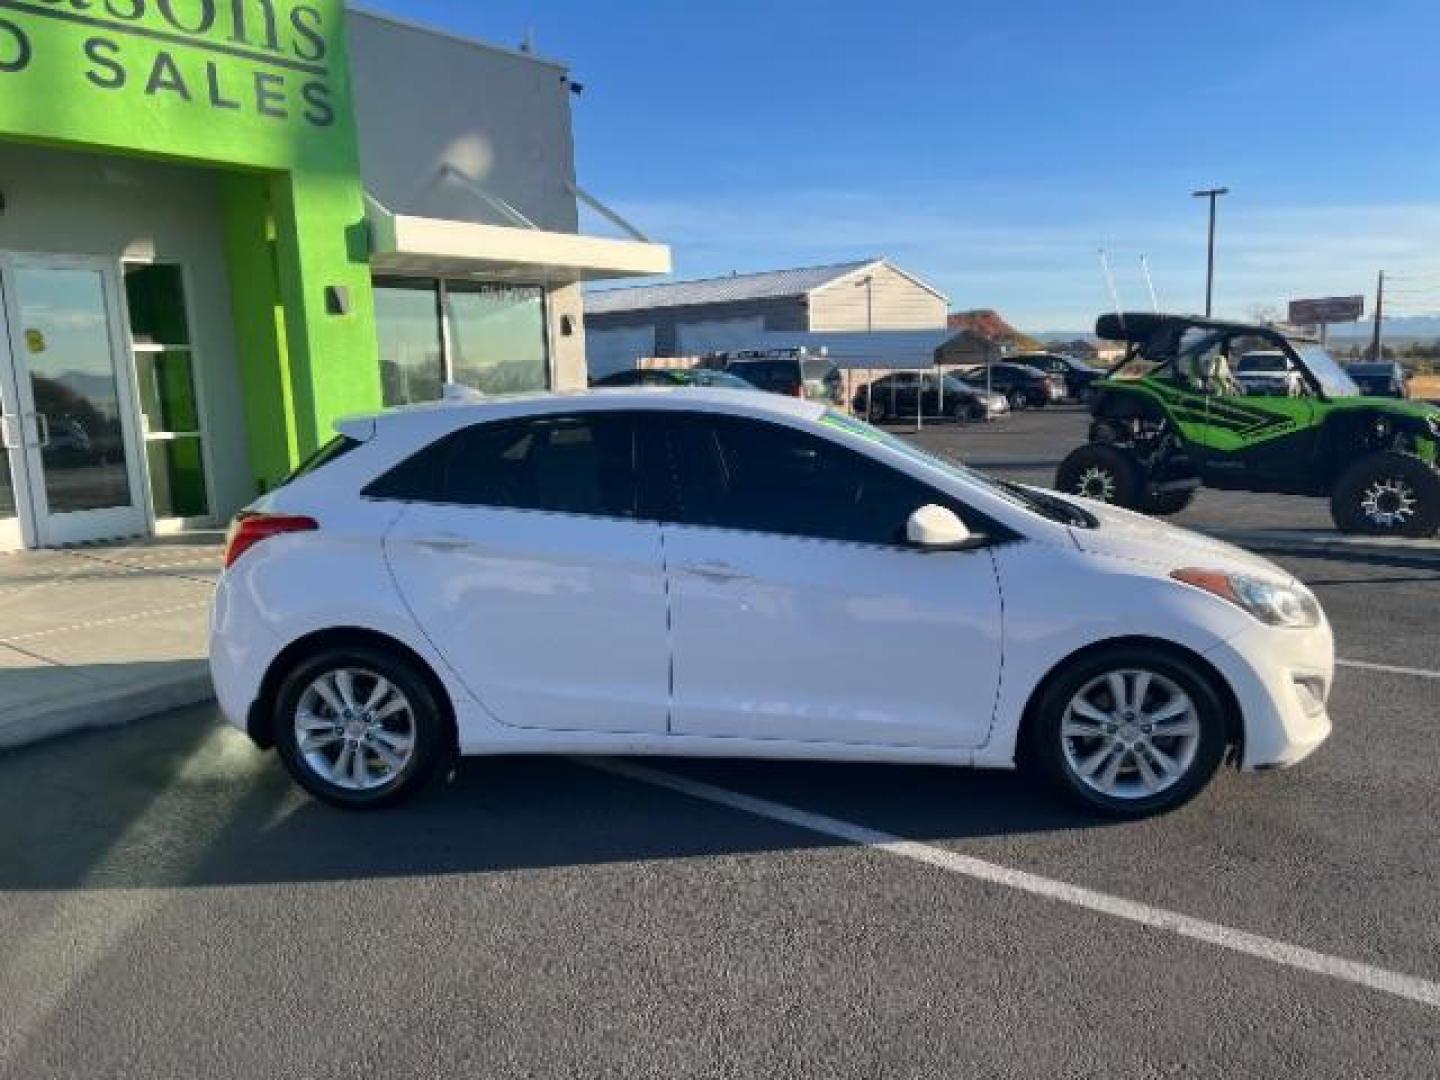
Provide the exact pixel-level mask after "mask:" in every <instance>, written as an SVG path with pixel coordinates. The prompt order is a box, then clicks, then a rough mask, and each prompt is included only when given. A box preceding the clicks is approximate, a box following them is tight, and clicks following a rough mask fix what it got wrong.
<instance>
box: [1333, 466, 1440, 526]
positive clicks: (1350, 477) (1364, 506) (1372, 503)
mask: <svg viewBox="0 0 1440 1080" xmlns="http://www.w3.org/2000/svg"><path fill="white" fill-rule="evenodd" d="M1330 517H1331V518H1332V519H1333V520H1334V522H1335V527H1336V528H1337V529H1339V530H1340V531H1341V532H1344V533H1363V534H1365V535H1368V536H1414V537H1427V536H1434V535H1435V533H1436V530H1440V473H1437V472H1436V471H1435V469H1434V468H1433V467H1431V466H1430V465H1429V464H1427V463H1426V462H1424V461H1422V460H1421V459H1420V458H1418V457H1415V456H1413V455H1411V454H1401V453H1397V452H1395V451H1393V450H1387V451H1383V452H1381V453H1378V454H1371V455H1370V456H1369V457H1365V458H1362V459H1361V460H1359V461H1357V462H1356V463H1355V464H1354V465H1351V466H1350V468H1348V469H1346V470H1345V471H1344V472H1343V473H1341V474H1340V479H1339V480H1337V481H1336V482H1335V487H1334V489H1333V490H1332V491H1331V493H1330Z"/></svg>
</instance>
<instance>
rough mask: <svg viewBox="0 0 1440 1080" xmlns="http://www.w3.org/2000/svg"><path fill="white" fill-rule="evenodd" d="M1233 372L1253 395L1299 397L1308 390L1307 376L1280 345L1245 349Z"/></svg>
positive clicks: (1244, 387) (1242, 385)
mask: <svg viewBox="0 0 1440 1080" xmlns="http://www.w3.org/2000/svg"><path fill="white" fill-rule="evenodd" d="M1231 374H1232V375H1233V376H1234V378H1235V381H1236V382H1237V383H1239V384H1240V387H1241V389H1243V390H1244V391H1245V393H1247V394H1250V395H1252V396H1254V397H1300V396H1301V395H1302V394H1303V393H1304V392H1305V376H1303V375H1301V374H1300V369H1299V368H1298V367H1297V366H1296V365H1295V363H1294V362H1293V361H1292V360H1291V359H1290V358H1289V357H1288V356H1286V355H1285V353H1284V352H1282V351H1280V350H1278V349H1275V350H1271V349H1264V350H1261V351H1258V352H1247V353H1244V354H1243V355H1242V356H1241V357H1240V358H1239V359H1238V360H1237V361H1236V362H1235V366H1234V369H1233V371H1232V372H1231Z"/></svg>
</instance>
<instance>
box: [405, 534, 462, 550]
mask: <svg viewBox="0 0 1440 1080" xmlns="http://www.w3.org/2000/svg"><path fill="white" fill-rule="evenodd" d="M414 543H415V544H416V545H417V546H418V547H422V548H429V549H430V550H432V551H455V550H457V549H458V548H463V547H469V546H470V541H469V540H466V539H465V538H464V537H463V536H451V535H443V536H422V537H419V538H417V539H416V540H415V541H414Z"/></svg>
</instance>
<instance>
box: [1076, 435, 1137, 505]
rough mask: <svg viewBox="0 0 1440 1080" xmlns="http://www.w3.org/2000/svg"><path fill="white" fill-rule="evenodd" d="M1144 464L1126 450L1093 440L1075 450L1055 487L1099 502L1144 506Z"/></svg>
mask: <svg viewBox="0 0 1440 1080" xmlns="http://www.w3.org/2000/svg"><path fill="white" fill-rule="evenodd" d="M1144 486H1145V485H1144V481H1143V478H1142V476H1141V471H1140V466H1139V465H1138V464H1137V463H1136V462H1135V460H1134V458H1132V457H1131V456H1130V455H1129V454H1127V453H1126V452H1125V451H1124V450H1121V449H1119V448H1118V447H1114V446H1105V445H1103V444H1098V443H1092V444H1090V445H1088V446H1082V447H1080V448H1079V449H1078V450H1073V451H1071V453H1070V455H1069V456H1068V457H1067V458H1066V459H1065V460H1064V461H1062V462H1061V463H1060V468H1059V469H1058V470H1057V471H1056V473H1055V490H1057V491H1062V492H1066V493H1067V494H1070V495H1083V496H1084V497H1085V498H1087V499H1094V500H1095V501H1096V502H1105V503H1113V504H1114V505H1116V506H1123V507H1126V508H1128V509H1132V510H1134V509H1143V507H1142V506H1141V505H1140V504H1141V501H1142V499H1143V496H1144Z"/></svg>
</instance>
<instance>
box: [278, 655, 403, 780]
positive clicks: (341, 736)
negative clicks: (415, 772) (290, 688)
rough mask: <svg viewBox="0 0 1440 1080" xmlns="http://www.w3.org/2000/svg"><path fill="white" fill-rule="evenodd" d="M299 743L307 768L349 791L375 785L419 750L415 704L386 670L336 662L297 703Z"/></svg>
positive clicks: (392, 777) (399, 770)
mask: <svg viewBox="0 0 1440 1080" xmlns="http://www.w3.org/2000/svg"><path fill="white" fill-rule="evenodd" d="M294 722H295V745H296V747H297V748H298V749H299V751H300V756H301V758H302V759H303V760H304V762H305V765H306V767H307V768H309V769H310V770H311V772H313V773H314V774H315V775H316V776H317V777H319V778H320V779H321V780H324V781H325V782H326V783H329V784H333V785H335V786H336V787H339V788H343V789H345V790H347V791H374V790H375V789H377V788H381V787H384V786H385V785H387V784H389V783H391V782H392V781H394V780H395V778H396V777H398V776H399V775H400V774H401V773H403V772H404V771H405V769H406V767H407V766H408V765H409V764H410V762H411V759H412V758H413V757H414V755H415V740H416V723H415V710H414V708H413V706H412V705H411V703H410V700H409V698H407V697H406V696H405V694H404V693H403V692H402V691H401V690H400V688H399V687H397V686H396V685H395V684H394V683H392V682H390V681H389V680H388V679H386V678H384V677H383V676H381V675H379V674H377V673H375V672H373V671H368V670H366V669H364V668H357V667H343V668H333V669H330V670H328V671H325V672H322V673H321V674H320V675H319V676H317V677H316V678H315V679H314V680H313V681H312V682H311V683H310V685H309V686H307V687H306V688H305V691H304V692H303V693H302V694H301V695H300V701H299V704H298V705H297V706H296V709H295V721H294Z"/></svg>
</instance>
